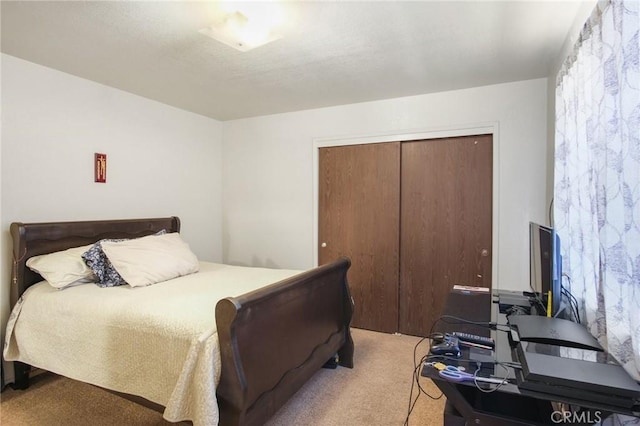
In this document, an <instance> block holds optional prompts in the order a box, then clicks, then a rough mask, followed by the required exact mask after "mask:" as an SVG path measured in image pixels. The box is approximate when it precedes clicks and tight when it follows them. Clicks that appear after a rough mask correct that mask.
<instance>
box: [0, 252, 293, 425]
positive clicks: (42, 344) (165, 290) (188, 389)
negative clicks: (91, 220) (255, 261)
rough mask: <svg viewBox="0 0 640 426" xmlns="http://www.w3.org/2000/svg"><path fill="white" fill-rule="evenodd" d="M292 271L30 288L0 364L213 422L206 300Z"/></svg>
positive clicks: (212, 339)
mask: <svg viewBox="0 0 640 426" xmlns="http://www.w3.org/2000/svg"><path fill="white" fill-rule="evenodd" d="M298 272H300V271H293V270H278V269H264V268H244V267H237V266H229V265H221V264H215V263H208V262H201V264H200V272H198V273H196V274H192V275H188V276H185V277H180V278H177V279H174V280H170V281H167V282H164V283H158V284H155V285H152V286H149V287H138V288H131V287H129V286H120V287H110V288H100V287H98V286H96V285H94V284H85V285H79V286H76V287H71V288H67V289H64V290H57V289H54V288H53V287H51V286H50V285H48V284H47V283H46V282H42V283H39V284H36V285H33V286H31V287H30V288H29V289H28V290H27V291H26V292H25V293H24V295H23V297H22V298H21V299H20V301H19V302H18V304H17V305H16V306H15V307H14V309H13V311H12V313H11V317H10V319H9V322H8V325H7V333H6V342H5V348H4V356H5V359H7V360H9V361H22V362H24V363H27V364H30V365H32V366H35V367H39V368H42V369H45V370H48V371H52V372H54V373H57V374H60V375H63V376H67V377H70V378H72V379H77V380H80V381H83V382H87V383H91V384H94V385H97V386H101V387H104V388H108V389H112V390H115V391H119V392H124V393H128V394H133V395H138V396H142V397H144V398H146V399H148V400H150V401H153V402H155V403H158V404H161V405H163V406H165V407H166V409H165V411H164V415H163V416H164V418H165V419H167V420H169V421H182V420H192V421H193V423H194V425H216V424H218V405H217V401H216V392H215V389H216V384H217V383H218V381H219V378H220V349H219V346H218V336H217V333H216V326H215V305H216V302H217V301H218V300H220V299H222V298H225V297H228V296H238V295H241V294H243V293H246V292H248V291H251V290H254V289H256V288H259V287H262V286H264V285H267V284H270V283H274V282H277V281H279V280H281V279H284V278H286V277H289V276H292V275H295V274H296V273H298Z"/></svg>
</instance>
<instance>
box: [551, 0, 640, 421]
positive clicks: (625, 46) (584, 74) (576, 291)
mask: <svg viewBox="0 0 640 426" xmlns="http://www.w3.org/2000/svg"><path fill="white" fill-rule="evenodd" d="M639 5H640V2H639V1H638V0H626V1H606V2H600V3H599V4H598V6H597V7H596V9H595V10H594V12H593V14H592V15H591V18H590V19H589V21H588V22H587V23H586V24H585V26H584V28H583V31H582V33H581V36H580V40H579V41H578V43H576V46H575V49H574V52H573V54H572V55H571V56H570V57H569V58H567V60H566V62H565V64H564V66H563V68H562V70H561V71H560V74H559V75H558V81H557V88H556V142H555V143H556V152H555V187H554V220H555V223H554V225H555V227H556V228H557V231H558V233H559V235H560V237H561V239H562V244H563V247H562V248H563V256H564V259H563V262H564V263H563V270H564V272H565V273H566V274H567V275H568V276H569V277H570V279H571V281H570V289H571V292H572V293H573V295H574V296H575V297H576V298H578V300H579V301H580V302H581V316H582V318H584V319H586V321H585V320H583V322H586V325H587V326H588V327H589V329H590V330H591V332H592V333H594V334H595V335H596V336H597V337H598V340H599V341H600V343H601V344H603V345H604V346H605V347H606V348H607V350H608V351H609V352H610V353H612V354H613V355H614V356H615V357H616V359H618V360H619V361H620V363H621V364H623V366H624V368H625V369H626V370H627V371H628V372H629V373H630V374H631V375H632V376H634V377H635V379H636V380H639V379H640V60H639V50H640V49H639V46H640V42H639V37H638V29H639V27H640V16H639V14H638V11H639ZM567 284H569V283H568V282H567V281H565V286H567ZM616 421H618V422H625V423H626V422H632V423H640V420H638V419H621V418H618V420H616Z"/></svg>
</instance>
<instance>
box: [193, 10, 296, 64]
mask: <svg viewBox="0 0 640 426" xmlns="http://www.w3.org/2000/svg"><path fill="white" fill-rule="evenodd" d="M217 6H218V7H217V9H216V10H215V11H214V20H213V23H212V24H211V25H210V26H208V27H206V28H203V29H201V30H200V31H199V32H200V33H202V34H204V35H206V36H209V37H211V38H213V39H215V40H218V41H220V42H222V43H224V44H226V45H228V46H231V47H233V48H235V49H238V50H240V51H242V52H246V51H248V50H251V49H255V48H256V47H259V46H262V45H265V44H267V43H270V42H272V41H275V40H278V39H279V38H282V34H281V32H280V30H281V27H282V26H283V23H284V11H283V9H282V7H281V5H280V4H278V3H274V2H246V3H245V2H222V3H218V4H217Z"/></svg>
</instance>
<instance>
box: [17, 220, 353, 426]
mask: <svg viewBox="0 0 640 426" xmlns="http://www.w3.org/2000/svg"><path fill="white" fill-rule="evenodd" d="M163 229H164V230H166V231H167V232H179V230H180V221H179V219H178V218H177V217H168V218H152V219H132V220H110V221H84V222H58V223H32V224H24V223H13V224H12V225H11V235H12V238H13V256H14V267H13V271H12V289H11V305H12V307H13V306H14V305H15V304H16V303H17V301H18V299H19V298H20V296H21V295H22V294H23V293H24V292H25V291H26V290H27V289H28V288H29V287H30V286H32V285H33V284H35V283H38V282H40V281H42V278H41V277H40V275H38V274H37V273H35V272H33V271H32V270H30V269H29V268H28V267H26V261H27V260H28V259H29V258H30V257H32V256H37V255H42V254H46V253H52V252H56V251H61V250H65V249H68V248H71V247H78V246H82V245H86V244H91V243H94V242H96V241H99V240H101V239H104V238H138V237H142V236H146V235H150V234H154V233H156V232H158V231H160V230H163ZM349 266H350V261H349V260H348V259H346V258H341V259H338V260H336V261H335V262H333V263H331V264H327V265H323V266H320V267H318V268H315V269H312V270H309V271H306V272H303V273H300V274H298V275H294V276H292V277H290V278H286V279H284V280H282V281H279V282H277V283H275V284H272V285H268V286H266V287H264V288H260V289H258V290H255V291H251V292H249V293H247V294H244V295H241V296H238V297H227V298H224V299H222V300H220V301H219V302H218V303H217V305H216V306H215V322H216V324H215V327H216V328H217V337H218V341H219V347H220V361H221V374H220V381H219V383H218V384H217V387H216V388H215V389H216V395H215V397H216V398H217V404H218V411H219V416H220V417H219V422H220V424H221V425H257V424H262V423H264V422H265V421H266V420H267V419H269V418H270V417H271V416H272V415H273V414H274V413H275V412H276V411H277V410H278V409H279V408H280V407H281V406H282V405H284V403H285V402H286V401H287V400H288V399H289V398H290V397H291V396H292V395H293V394H294V393H295V392H296V391H297V390H298V389H299V388H300V387H301V386H302V385H303V384H304V383H305V382H306V381H307V380H308V379H309V378H310V377H311V376H312V375H313V374H315V373H316V372H317V371H318V370H319V369H320V368H321V367H322V366H323V365H324V364H325V363H327V362H328V361H329V360H333V359H334V358H335V357H336V354H337V359H338V363H339V364H340V365H342V366H345V367H349V368H352V367H353V352H354V345H353V340H352V338H351V334H350V329H349V325H350V321H351V317H352V312H353V303H352V299H351V296H350V293H349V288H348V285H347V280H346V273H347V270H348V268H349ZM211 308H212V309H214V307H213V306H212V307H211ZM14 365H15V382H14V387H15V388H18V389H25V388H27V387H28V386H29V373H30V370H31V367H30V366H29V365H26V364H24V363H21V362H15V364H14ZM40 367H41V368H44V369H46V366H40ZM130 396H131V399H133V400H139V399H140V398H139V396H137V395H130ZM153 405H154V404H151V406H153Z"/></svg>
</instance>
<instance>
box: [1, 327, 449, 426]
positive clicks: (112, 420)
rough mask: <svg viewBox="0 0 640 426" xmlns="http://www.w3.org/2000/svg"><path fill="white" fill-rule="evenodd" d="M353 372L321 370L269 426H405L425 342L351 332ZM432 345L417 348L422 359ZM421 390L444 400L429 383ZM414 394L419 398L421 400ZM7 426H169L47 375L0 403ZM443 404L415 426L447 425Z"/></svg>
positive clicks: (425, 410) (416, 417)
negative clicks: (415, 365)
mask: <svg viewBox="0 0 640 426" xmlns="http://www.w3.org/2000/svg"><path fill="white" fill-rule="evenodd" d="M353 338H354V341H355V347H356V352H355V361H354V362H355V368H354V369H348V368H343V367H338V368H337V369H335V370H332V369H323V370H320V371H319V372H318V373H317V374H316V375H314V376H313V377H312V378H311V380H309V382H307V383H306V384H305V385H304V386H303V388H302V389H300V391H298V393H296V394H295V395H294V396H293V397H292V398H291V400H289V402H288V403H287V404H286V405H285V406H284V407H282V408H281V409H280V411H278V413H276V415H275V416H274V417H273V418H272V419H270V420H269V421H268V423H267V425H268V426H278V425H318V426H332V425H340V426H342V425H384V426H386V425H398V426H400V425H403V424H404V422H405V418H406V416H407V409H408V405H409V392H410V390H411V383H412V380H413V375H412V373H413V348H414V346H415V344H416V343H417V342H418V341H419V338H417V337H412V336H399V335H390V334H383V333H376V332H372V331H366V330H358V329H354V330H353ZM425 350H426V344H424V343H423V344H422V345H421V346H420V347H419V352H418V354H419V356H420V355H422V354H423V352H424V351H425ZM420 384H421V385H422V387H423V388H424V389H425V390H426V391H427V392H429V393H430V394H431V395H434V396H437V395H439V394H440V393H439V392H438V390H437V388H436V387H435V385H433V383H431V381H430V380H428V379H425V378H421V379H420ZM415 394H416V392H415V388H414V396H415ZM0 401H1V402H0V424H2V426H24V425H29V426H40V425H42V426H44V425H46V426H49V425H65V426H75V425H83V426H84V425H87V424H91V425H95V426H101V425H104V426H112V425H149V426H151V425H170V424H171V423H169V422H167V421H165V420H164V419H162V415H161V414H160V413H157V412H155V411H153V410H150V409H148V408H145V407H142V406H140V405H137V404H135V403H133V402H130V401H127V400H125V399H123V398H120V397H118V396H115V395H113V394H110V393H108V392H106V391H103V390H101V389H98V388H96V387H93V386H90V385H87V384H84V383H80V382H76V381H73V380H69V379H67V378H64V377H60V376H56V375H53V374H50V373H45V374H42V375H39V376H37V377H36V378H35V379H33V381H32V385H31V387H30V388H29V389H27V390H26V391H14V390H12V389H7V390H5V391H4V392H3V393H2V395H1V396H0ZM443 408H444V397H443V398H440V399H439V400H435V401H434V400H431V399H429V398H428V397H427V396H425V395H422V396H421V397H420V399H419V400H418V402H417V404H416V406H415V408H414V410H413V413H412V414H411V416H410V418H409V425H421V426H431V425H434V426H435V425H442V410H443Z"/></svg>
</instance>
